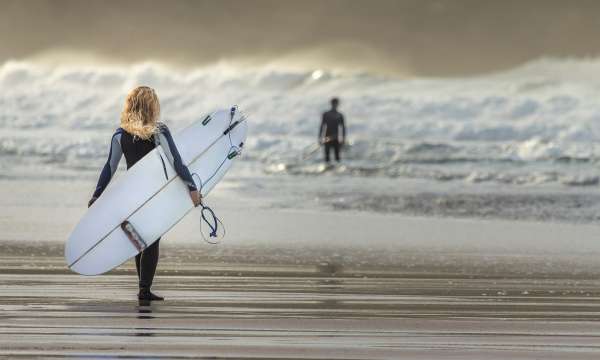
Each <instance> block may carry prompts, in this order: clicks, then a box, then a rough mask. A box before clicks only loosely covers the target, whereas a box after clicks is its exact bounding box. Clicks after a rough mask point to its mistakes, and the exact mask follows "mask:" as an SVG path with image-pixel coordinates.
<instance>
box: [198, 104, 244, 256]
mask: <svg viewBox="0 0 600 360" xmlns="http://www.w3.org/2000/svg"><path fill="white" fill-rule="evenodd" d="M236 112H237V106H233V107H232V108H231V111H230V119H229V126H228V127H227V129H226V130H225V131H224V132H223V135H227V137H228V138H229V145H230V147H229V150H228V151H227V156H226V157H225V158H224V159H223V161H221V163H220V164H219V166H218V167H217V169H216V170H215V171H214V172H213V173H212V174H211V175H210V176H209V177H208V179H206V181H204V182H203V181H202V179H201V178H200V175H198V174H197V173H195V172H194V173H192V178H193V177H194V176H196V178H197V179H198V184H199V185H200V186H199V187H198V192H199V193H200V194H201V193H202V188H203V187H204V184H207V183H208V182H209V181H211V180H212V179H213V178H214V177H215V176H216V175H217V174H218V173H219V170H220V169H221V167H223V165H225V163H226V162H227V160H231V159H233V158H234V157H236V156H238V155H240V154H241V153H242V147H243V145H244V143H241V144H240V145H239V146H236V145H234V144H233V140H232V139H231V131H232V130H233V128H234V127H236V126H237V125H239V124H240V123H241V122H242V121H244V120H245V119H246V116H245V115H244V114H243V113H242V118H241V119H240V120H237V121H235V122H234V121H233V118H234V117H235V113H236ZM200 206H201V207H202V209H201V210H200V234H201V235H202V239H203V240H204V241H205V242H206V243H208V244H211V245H215V244H218V243H219V242H220V241H211V240H210V238H217V237H218V230H219V224H220V225H221V226H220V228H221V229H222V231H223V236H222V238H224V237H225V234H226V231H225V225H223V222H222V221H221V220H220V219H219V218H218V217H217V215H216V214H215V212H214V211H213V209H211V208H210V207H208V206H206V205H204V204H203V203H202V202H201V203H200ZM202 222H205V223H206V225H208V228H209V229H210V234H209V237H208V238H207V237H206V235H204V232H203V231H202Z"/></svg>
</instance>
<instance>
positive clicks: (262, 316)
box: [0, 250, 600, 359]
mask: <svg viewBox="0 0 600 360" xmlns="http://www.w3.org/2000/svg"><path fill="white" fill-rule="evenodd" d="M49 251H51V250H49ZM176 258H177V257H168V258H167V259H168V260H169V261H163V262H162V263H161V272H160V274H159V276H158V282H157V284H156V289H157V290H158V291H159V292H160V293H161V294H162V295H164V296H165V297H166V298H167V301H165V302H164V303H154V304H152V305H151V306H145V304H142V305H140V304H138V303H137V302H136V301H135V300H133V299H134V295H135V289H136V282H135V279H134V278H135V275H134V273H133V271H132V269H131V266H125V267H123V268H122V269H120V270H119V271H116V272H115V273H114V274H111V275H104V276H98V277H82V276H78V275H74V274H69V273H68V272H67V271H65V270H64V269H63V268H62V266H61V260H62V259H61V258H60V257H55V255H52V256H50V257H48V256H44V257H43V258H42V257H39V256H33V257H29V258H27V259H23V258H22V257H18V256H2V259H1V260H2V261H1V262H2V264H3V266H2V268H1V269H0V273H1V274H0V289H1V292H0V309H1V312H0V314H1V315H0V332H1V333H2V335H1V336H0V355H1V356H3V357H8V358H36V357H40V358H46V357H52V358H55V357H60V358H121V357H123V358H153V359H162V358H165V359H166V358H197V357H202V358H223V359H229V358H245V359H306V358H310V359H397V358H400V357H409V358H414V359H507V358H510V359H540V358H544V359H590V358H594V357H596V356H598V353H599V352H600V348H599V347H598V337H600V322H599V321H598V320H599V317H598V314H599V312H600V306H599V304H598V300H599V296H600V291H599V289H600V281H598V280H594V279H589V278H585V277H581V278H573V279H562V278H561V279H540V278H523V277H512V278H504V279H502V278H480V277H478V276H476V275H473V276H468V277H465V276H456V275H455V274H447V275H443V274H429V275H428V274H426V273H419V274H407V273H405V274H402V273H395V272H390V271H388V272H383V273H382V274H381V276H378V274H377V273H376V272H372V271H371V272H370V274H369V275H368V276H366V275H364V274H360V273H359V272H356V273H354V272H352V271H350V272H348V273H343V274H326V273H324V272H323V271H319V267H309V266H282V265H279V266H263V267H260V266H253V267H252V268H251V269H249V267H248V266H243V265H242V264H240V265H238V264H227V265H223V264H214V266H211V264H203V265H202V266H201V267H198V268H197V267H196V266H197V265H196V264H195V263H194V264H190V263H186V264H184V265H187V266H184V268H185V269H183V270H182V267H181V264H180V263H174V262H172V261H175V259H176ZM167 259H165V260H167ZM23 262H26V263H28V264H32V263H35V265H33V266H29V267H27V268H24V267H23V266H22V265H16V264H23ZM176 272H177V274H176Z"/></svg>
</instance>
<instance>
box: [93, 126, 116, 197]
mask: <svg viewBox="0 0 600 360" xmlns="http://www.w3.org/2000/svg"><path fill="white" fill-rule="evenodd" d="M122 156H123V150H122V149H121V130H120V129H119V130H117V131H116V132H115V134H114V135H113V136H112V139H111V141H110V149H109V151H108V160H106V164H104V167H103V168H102V172H101V173H100V178H99V179H98V185H96V190H95V191H94V197H95V198H97V197H99V196H100V195H101V194H102V192H103V191H104V189H105V188H106V186H107V185H108V183H109V182H110V179H111V178H112V177H113V175H114V174H115V171H117V168H118V167H119V161H120V160H121V157H122Z"/></svg>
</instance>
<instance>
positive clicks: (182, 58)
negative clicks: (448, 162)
mask: <svg viewBox="0 0 600 360" xmlns="http://www.w3.org/2000/svg"><path fill="white" fill-rule="evenodd" d="M73 53H80V54H83V55H85V56H86V57H83V58H82V59H81V60H80V61H90V59H104V60H107V59H108V60H115V61H145V60H160V61H165V62H173V63H177V64H182V65H198V64H205V63H210V62H214V61H218V60H227V61H234V62H236V61H238V62H244V63H250V64H263V63H278V64H279V63H280V64H290V65H296V66H306V67H310V68H316V67H323V68H342V69H355V70H359V71H374V72H384V73H396V74H410V75H428V76H439V75H444V76H446V75H465V74H475V73H481V72H487V71H492V70H498V69H504V68H509V67H512V66H515V65H518V64H520V63H523V62H526V61H528V60H531V59H535V58H538V57H541V56H568V57H573V56H576V57H584V56H597V55H598V54H600V1H596V0H445V1H444V0H397V1H384V0H381V1H377V0H347V1H341V0H319V1H311V0H278V1H268V0H260V1H258V0H257V1H254V0H239V1H234V0H218V1H217V0H215V1H200V0H198V1H195V0H190V1H187V0H180V1H170V0H163V1H156V0H146V1H142V0H132V1H128V0H83V1H81V0H1V1H0V62H3V61H5V60H6V59H22V58H30V57H38V58H40V57H44V58H49V59H50V58H52V59H54V60H55V61H57V59H59V60H60V59H64V58H65V54H69V56H70V57H71V56H72V55H73ZM61 54H62V55H61ZM59 55H60V56H59Z"/></svg>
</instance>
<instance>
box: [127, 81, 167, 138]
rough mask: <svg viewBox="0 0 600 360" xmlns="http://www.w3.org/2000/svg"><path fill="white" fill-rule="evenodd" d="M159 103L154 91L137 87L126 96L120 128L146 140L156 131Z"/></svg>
mask: <svg viewBox="0 0 600 360" xmlns="http://www.w3.org/2000/svg"><path fill="white" fill-rule="evenodd" d="M159 116H160V102H159V101H158V96H156V92H155V91H154V89H152V88H151V87H148V86H138V87H136V88H135V89H133V90H131V91H130V92H129V94H127V99H126V100H125V107H124V108H123V112H121V128H122V129H123V130H125V131H127V132H128V133H130V134H131V135H134V136H137V137H139V138H140V139H143V140H148V139H150V137H152V135H154V134H155V133H156V132H157V131H158V118H159Z"/></svg>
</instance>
